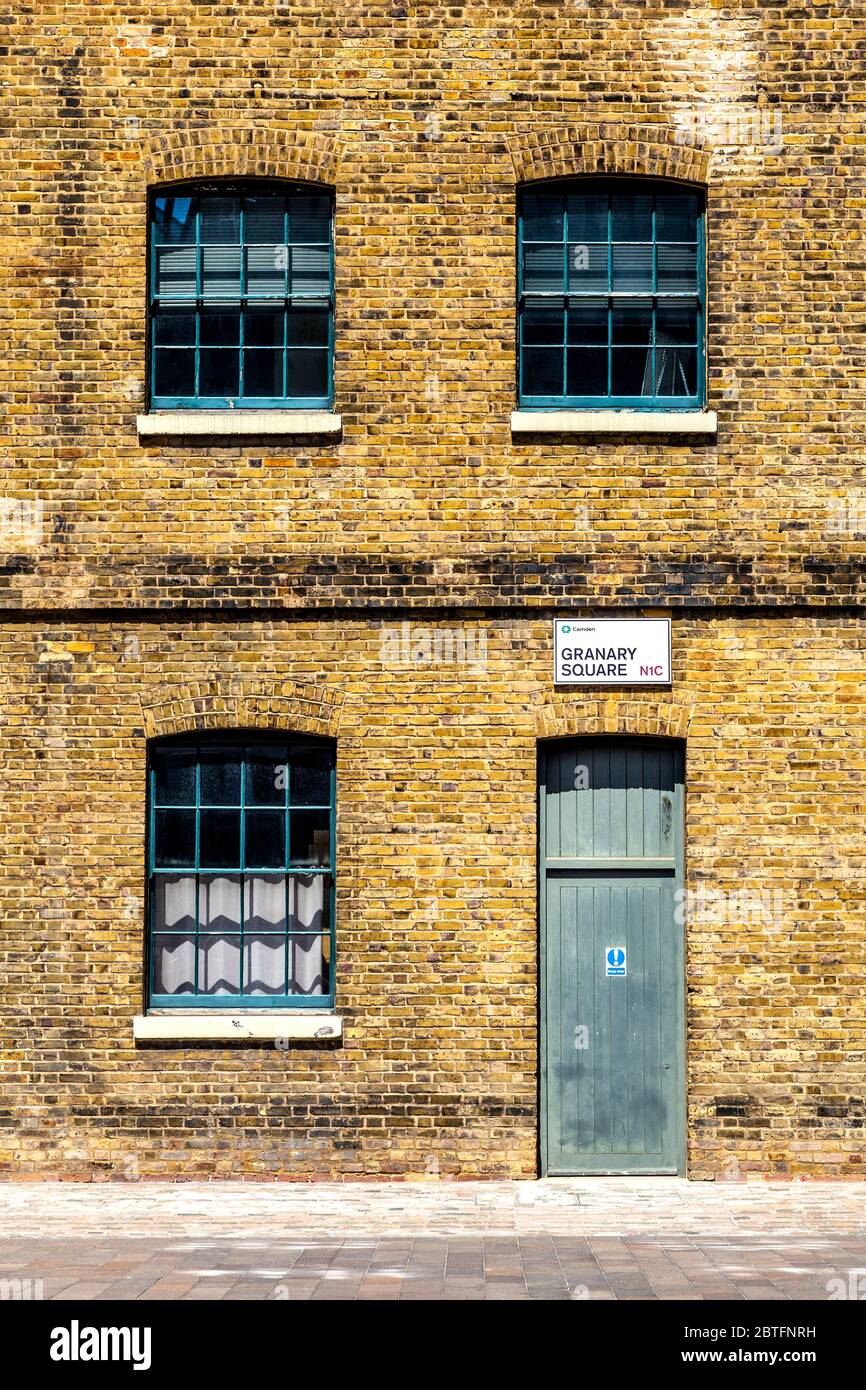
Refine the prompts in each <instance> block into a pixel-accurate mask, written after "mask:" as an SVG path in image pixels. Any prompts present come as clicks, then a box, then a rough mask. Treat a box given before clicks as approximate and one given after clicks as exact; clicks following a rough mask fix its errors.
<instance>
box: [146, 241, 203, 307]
mask: <svg viewBox="0 0 866 1390" xmlns="http://www.w3.org/2000/svg"><path fill="white" fill-rule="evenodd" d="M195 256H196V251H195V247H194V246H183V247H181V248H180V249H179V250H174V249H173V248H171V247H169V248H168V249H167V250H159V249H157V252H156V285H155V286H154V289H155V293H156V296H157V298H159V299H195Z"/></svg>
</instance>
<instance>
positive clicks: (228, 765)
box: [201, 748, 241, 806]
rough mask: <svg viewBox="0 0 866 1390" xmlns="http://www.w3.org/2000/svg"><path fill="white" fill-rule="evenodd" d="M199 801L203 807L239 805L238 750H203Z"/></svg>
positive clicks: (239, 753) (239, 769)
mask: <svg viewBox="0 0 866 1390" xmlns="http://www.w3.org/2000/svg"><path fill="white" fill-rule="evenodd" d="M201 801H202V805H203V806H239V805H240V804H241V750H240V748H213V749H204V750H203V752H202V755H201Z"/></svg>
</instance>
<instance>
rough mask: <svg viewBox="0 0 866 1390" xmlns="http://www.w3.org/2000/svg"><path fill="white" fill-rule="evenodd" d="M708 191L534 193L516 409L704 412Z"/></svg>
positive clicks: (618, 188)
mask: <svg viewBox="0 0 866 1390" xmlns="http://www.w3.org/2000/svg"><path fill="white" fill-rule="evenodd" d="M704 258H705V252H704V202H703V196H702V193H701V192H700V191H699V190H698V189H696V188H694V187H688V186H684V185H676V184H670V183H664V182H661V181H658V180H651V179H643V180H630V179H628V180H626V179H616V180H614V179H598V178H588V179H581V180H578V181H567V182H565V181H564V182H555V183H546V184H536V185H530V186H527V187H526V188H524V189H523V190H522V191H521V194H520V206H519V218H518V292H519V311H518V318H519V396H520V403H521V405H525V406H529V407H534V408H541V409H544V408H545V407H549V408H560V409H561V408H562V407H573V408H578V409H593V408H595V409H609V408H611V407H614V408H616V407H625V408H629V409H654V410H659V409H664V410H677V409H691V410H694V409H695V408H696V407H701V406H702V405H703V403H704V382H705V366H704V353H705V337H706V333H705V320H706V293H705V268H704Z"/></svg>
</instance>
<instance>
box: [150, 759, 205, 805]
mask: <svg viewBox="0 0 866 1390" xmlns="http://www.w3.org/2000/svg"><path fill="white" fill-rule="evenodd" d="M195 765H196V756H195V751H194V750H193V749H192V748H177V749H175V748H172V749H170V750H169V749H161V750H160V752H159V753H158V754H157V756H156V757H155V758H154V771H155V774H156V804H157V806H194V805H195Z"/></svg>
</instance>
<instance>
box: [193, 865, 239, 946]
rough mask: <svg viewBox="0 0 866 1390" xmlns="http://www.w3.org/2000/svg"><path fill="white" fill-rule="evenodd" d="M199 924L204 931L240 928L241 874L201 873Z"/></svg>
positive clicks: (229, 930) (235, 929)
mask: <svg viewBox="0 0 866 1390" xmlns="http://www.w3.org/2000/svg"><path fill="white" fill-rule="evenodd" d="M198 925H199V931H203V932H227V931H228V932H236V931H239V930H240V925H241V880H240V875H238V874H202V875H201V877H200V879H199V886H198Z"/></svg>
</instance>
